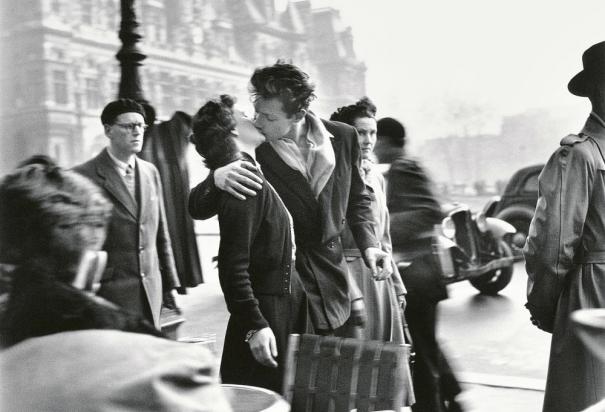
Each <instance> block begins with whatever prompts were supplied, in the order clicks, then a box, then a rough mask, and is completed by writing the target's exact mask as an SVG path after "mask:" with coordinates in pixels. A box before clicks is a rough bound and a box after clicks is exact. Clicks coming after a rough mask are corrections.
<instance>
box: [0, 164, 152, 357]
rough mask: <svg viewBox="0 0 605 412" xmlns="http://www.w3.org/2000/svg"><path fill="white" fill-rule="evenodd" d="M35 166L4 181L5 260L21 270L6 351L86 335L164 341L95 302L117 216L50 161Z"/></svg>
mask: <svg viewBox="0 0 605 412" xmlns="http://www.w3.org/2000/svg"><path fill="white" fill-rule="evenodd" d="M30 162H31V163H32V164H29V163H30ZM30 162H25V163H24V164H23V165H22V166H21V167H19V168H17V169H16V170H15V171H13V172H11V173H10V174H8V175H6V176H4V177H3V179H2V181H1V182H0V245H1V246H2V247H1V253H0V261H2V262H3V263H5V264H10V265H13V266H15V270H14V271H12V272H11V273H10V278H11V281H10V282H9V283H10V287H9V292H8V302H7V303H6V307H5V308H4V310H3V313H2V319H1V320H0V343H1V345H2V346H3V347H7V346H11V345H14V344H17V343H19V342H21V341H22V340H25V339H28V338H32V337H36V336H44V335H48V334H53V333H58V332H62V331H72V330H80V329H118V330H125V331H131V332H139V333H147V334H151V335H157V336H161V334H160V333H159V332H158V331H157V330H156V329H155V328H154V327H153V325H152V324H150V323H147V322H146V321H144V320H143V319H142V318H139V317H138V316H136V315H133V314H130V313H127V312H125V311H123V310H121V309H119V308H118V307H117V306H115V305H113V304H111V303H110V302H108V301H106V300H104V299H100V298H97V297H94V296H93V294H94V289H95V283H96V281H97V279H96V277H97V276H98V275H99V274H100V273H101V272H102V270H103V264H104V259H103V258H104V257H106V255H105V253H104V252H100V253H97V252H98V251H99V250H100V249H101V247H102V245H103V242H104V240H105V233H106V229H107V221H108V219H109V216H110V214H111V204H110V203H109V202H108V201H107V200H106V199H105V197H104V196H103V194H102V193H101V190H100V189H99V188H97V187H96V186H95V185H94V184H93V183H92V182H90V181H89V180H88V179H86V178H85V177H82V176H80V175H79V174H77V173H75V172H72V171H66V170H62V169H61V168H59V167H57V166H55V165H54V164H53V163H52V161H50V160H49V159H47V160H44V159H43V158H41V157H35V158H32V159H31V161H30Z"/></svg>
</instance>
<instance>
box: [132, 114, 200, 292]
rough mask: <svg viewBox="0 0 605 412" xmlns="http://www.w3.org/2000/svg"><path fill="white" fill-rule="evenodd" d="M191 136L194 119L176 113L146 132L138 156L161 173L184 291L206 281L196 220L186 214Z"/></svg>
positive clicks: (171, 238) (170, 229) (167, 216)
mask: <svg viewBox="0 0 605 412" xmlns="http://www.w3.org/2000/svg"><path fill="white" fill-rule="evenodd" d="M190 134H191V116H189V115H188V114H186V113H183V112H178V111H177V112H175V113H174V115H173V116H172V118H171V119H170V120H168V121H165V122H161V123H159V124H155V125H153V126H152V127H151V128H150V129H149V130H148V131H147V133H145V142H144V144H143V150H142V151H141V153H139V157H140V158H142V159H144V160H147V161H148V162H151V163H153V164H154V166H155V167H157V169H158V172H160V179H161V180H162V189H163V190H164V201H165V202H166V204H165V206H166V207H165V211H166V221H167V222H168V233H169V234H170V242H171V243H172V252H173V254H174V262H175V264H176V270H177V273H178V276H179V281H180V283H181V286H182V287H183V288H185V287H189V288H192V287H194V286H196V285H198V284H200V283H203V282H204V278H203V276H202V266H201V263H200V256H199V252H198V247H197V241H196V237H195V228H194V224H193V219H191V216H189V213H187V197H188V195H189V188H190V187H189V169H188V166H187V150H188V148H189V146H190V143H189V135H190Z"/></svg>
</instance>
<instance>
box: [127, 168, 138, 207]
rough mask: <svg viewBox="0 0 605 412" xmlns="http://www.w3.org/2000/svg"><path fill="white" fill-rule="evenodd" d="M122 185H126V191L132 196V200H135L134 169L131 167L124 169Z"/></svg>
mask: <svg viewBox="0 0 605 412" xmlns="http://www.w3.org/2000/svg"><path fill="white" fill-rule="evenodd" d="M124 183H126V187H127V188H128V191H129V192H130V194H131V195H132V198H133V199H136V196H135V182H134V169H133V168H132V166H131V165H128V167H127V168H126V174H125V175H124Z"/></svg>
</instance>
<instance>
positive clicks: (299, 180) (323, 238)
mask: <svg viewBox="0 0 605 412" xmlns="http://www.w3.org/2000/svg"><path fill="white" fill-rule="evenodd" d="M322 122H323V124H324V126H325V127H326V129H327V130H328V131H329V132H330V133H331V134H332V135H333V138H332V139H331V143H332V147H333V149H334V154H335V157H336V165H335V168H334V171H333V172H332V176H331V177H330V179H329V180H328V182H327V183H326V186H325V187H324V188H323V190H322V192H321V193H320V195H319V199H316V198H315V196H314V194H313V192H312V190H311V187H310V185H309V183H308V182H307V180H306V179H305V178H304V177H303V175H302V174H301V173H300V172H299V171H296V170H294V169H292V168H291V167H290V166H288V165H287V164H286V163H285V162H284V161H283V160H282V159H281V158H280V157H279V155H278V154H277V152H275V150H274V149H273V147H272V146H271V145H270V144H269V143H263V144H262V145H260V146H259V147H258V148H257V149H256V160H257V161H258V162H259V163H260V165H261V167H262V170H263V173H264V175H265V176H266V178H267V180H268V181H269V182H270V183H271V184H272V185H273V187H274V188H275V190H277V193H278V194H279V196H280V197H281V198H282V200H283V202H284V204H285V205H286V207H287V208H288V210H289V211H290V214H291V215H292V218H293V220H294V231H295V234H296V246H297V249H296V269H297V271H298V273H299V274H300V277H301V280H302V282H303V285H304V287H305V290H306V292H307V296H308V299H309V307H310V315H311V320H312V322H313V326H314V327H315V328H316V329H323V330H334V329H336V328H338V327H340V326H342V325H343V324H344V323H345V322H346V321H347V319H348V318H349V316H350V313H351V301H350V298H349V280H348V274H347V271H348V268H347V263H346V261H345V259H344V254H343V248H342V243H341V240H340V236H341V234H342V232H343V230H344V228H345V224H346V223H348V224H349V227H350V228H351V232H352V234H353V237H354V238H355V242H356V244H357V246H358V248H359V249H360V250H365V249H367V248H368V247H378V241H377V239H376V236H375V235H374V228H373V220H372V211H371V199H370V196H369V194H368V192H367V191H366V188H365V184H364V182H363V179H362V178H361V172H360V163H361V157H360V153H359V143H358V141H357V131H356V130H355V129H354V128H353V127H351V126H349V125H346V124H344V123H339V122H331V121H326V120H322ZM217 192H219V191H218V190H216V189H215V186H214V179H213V176H212V175H210V176H209V177H208V178H207V179H206V180H205V181H204V182H203V183H202V186H200V193H203V196H199V197H197V198H196V199H193V200H191V199H190V203H189V211H190V213H192V216H193V217H194V218H196V219H207V218H209V217H211V216H213V215H214V214H216V196H217V194H218V193H217Z"/></svg>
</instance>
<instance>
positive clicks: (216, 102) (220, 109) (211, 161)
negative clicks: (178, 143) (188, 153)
mask: <svg viewBox="0 0 605 412" xmlns="http://www.w3.org/2000/svg"><path fill="white" fill-rule="evenodd" d="M234 103H235V99H234V98H233V97H231V96H229V95H226V94H223V95H221V96H220V98H219V99H212V100H209V101H207V102H206V104H204V105H203V106H202V107H201V108H200V109H199V110H198V111H197V113H196V114H195V116H193V120H192V127H191V129H192V130H193V134H192V135H191V138H190V140H191V143H193V144H194V145H195V150H196V151H197V152H198V153H199V154H200V156H202V157H203V158H204V164H205V165H206V166H207V167H208V168H209V169H211V170H216V169H217V168H219V167H221V166H224V165H226V164H227V163H230V162H232V161H233V160H234V159H235V158H236V157H237V153H238V149H237V145H236V144H235V142H234V141H233V137H232V134H233V131H234V130H235V125H236V121H235V117H234V116H233V105H234Z"/></svg>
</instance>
